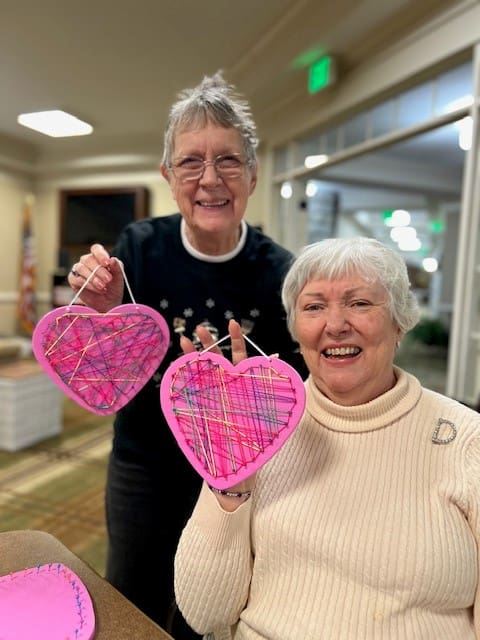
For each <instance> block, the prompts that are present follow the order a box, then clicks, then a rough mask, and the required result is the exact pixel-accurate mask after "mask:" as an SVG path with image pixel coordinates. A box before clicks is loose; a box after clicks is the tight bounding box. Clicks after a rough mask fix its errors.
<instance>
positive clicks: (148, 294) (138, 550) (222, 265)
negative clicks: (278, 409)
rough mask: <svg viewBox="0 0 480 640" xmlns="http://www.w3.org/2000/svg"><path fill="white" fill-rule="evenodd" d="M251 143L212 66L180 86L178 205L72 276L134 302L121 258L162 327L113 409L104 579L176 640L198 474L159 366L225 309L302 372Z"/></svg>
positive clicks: (182, 634) (168, 174) (282, 259)
mask: <svg viewBox="0 0 480 640" xmlns="http://www.w3.org/2000/svg"><path fill="white" fill-rule="evenodd" d="M256 147H257V136H256V127H255V123H254V121H253V119H252V116H251V113H250V109H249V106H248V104H247V103H246V102H245V101H244V100H243V99H242V98H241V97H240V96H239V95H238V94H237V93H236V91H235V90H234V88H233V87H232V86H230V85H228V84H227V83H226V82H225V80H224V79H223V77H222V75H221V74H219V73H218V74H215V75H214V76H212V77H205V78H204V79H203V81H202V82H201V83H200V84H199V85H198V86H197V87H195V88H193V89H188V90H185V91H183V92H182V93H181V94H180V95H179V99H178V101H176V102H175V103H174V104H173V106H172V107H171V110H170V114H169V119H168V123H167V127H166V131H165V138H164V154H163V160H162V164H161V172H162V175H163V176H164V178H165V179H166V180H167V181H168V183H169V185H170V188H171V191H172V194H173V197H174V199H175V201H176V203H177V205H178V210H179V213H176V214H173V215H168V216H163V217H153V218H150V219H147V220H141V221H138V222H135V223H133V224H131V225H129V226H128V227H126V228H125V230H124V231H123V232H122V234H121V235H120V237H119V238H118V242H117V244H116V246H115V247H114V249H113V251H112V253H111V254H109V253H108V252H107V251H106V250H105V248H104V247H102V246H100V245H99V244H94V245H93V246H92V247H91V252H90V253H89V254H88V255H84V256H82V257H81V258H80V260H79V261H78V262H77V263H76V264H75V265H74V267H73V269H72V272H71V273H70V274H69V282H70V285H71V286H72V288H73V289H74V291H79V289H80V288H81V287H82V286H83V285H84V284H85V282H86V280H87V279H88V278H89V276H90V275H91V274H92V272H93V271H94V270H95V269H96V268H97V267H98V270H97V271H96V273H95V275H94V276H93V277H92V278H91V279H90V280H89V281H88V283H87V285H86V287H85V288H84V290H83V291H82V293H81V299H82V301H83V302H84V303H85V304H87V305H88V306H90V307H93V308H94V309H96V310H98V311H100V312H106V311H108V310H110V309H112V308H113V307H115V306H117V305H119V304H120V303H122V302H130V301H131V300H130V296H129V292H128V287H125V286H124V277H123V274H122V270H121V264H120V263H119V262H118V261H121V263H123V267H124V270H125V275H126V278H127V282H128V284H129V285H130V288H131V290H132V292H133V295H134V297H135V300H136V302H138V303H142V304H146V305H149V306H151V307H153V308H154V309H156V310H157V311H159V312H160V313H161V314H162V315H163V317H164V318H165V319H166V321H167V323H168V326H169V329H170V333H171V344H170V348H169V350H168V353H167V355H166V357H165V359H164V361H163V363H162V365H161V367H160V369H159V371H158V372H157V373H156V374H155V375H154V376H153V378H152V379H151V380H150V381H149V382H148V383H147V384H146V386H145V387H144V388H143V389H142V390H141V391H140V393H139V394H138V395H137V396H136V397H135V398H134V399H133V400H131V401H130V402H129V403H128V404H127V405H126V406H125V407H124V408H123V409H121V410H120V411H119V412H118V414H117V415H116V417H115V422H114V439H113V447H112V453H111V456H110V461H109V468H108V478H107V490H106V515H107V527H108V559H107V569H106V577H107V579H108V580H109V581H110V582H111V583H112V584H113V585H114V586H115V587H116V588H117V589H119V590H120V591H121V592H122V593H123V594H125V595H126V596H127V597H128V598H129V599H130V600H132V601H133V602H134V603H135V604H136V605H137V606H138V607H139V608H140V609H142V610H143V611H144V612H145V613H146V614H147V615H149V616H150V617H151V618H153V619H154V620H156V621H157V622H158V623H159V624H160V625H161V626H163V627H165V628H167V629H168V630H169V631H170V632H171V634H172V635H173V636H174V637H175V638H178V639H179V640H181V639H182V638H189V637H197V636H196V635H194V634H193V632H192V633H190V631H189V630H188V629H185V628H183V627H182V626H181V625H182V620H181V617H180V616H178V615H174V613H175V605H174V594H173V558H174V553H175V549H176V546H177V543H178V539H179V536H180V533H181V531H182V528H183V526H184V525H185V523H186V521H187V519H188V517H189V515H190V513H191V510H192V508H193V505H194V504H195V500H196V498H197V496H198V492H199V490H200V486H201V482H200V478H199V477H198V475H197V474H196V472H195V471H194V470H193V469H192V468H191V466H190V464H189V463H188V462H187V460H186V459H185V458H184V456H183V454H182V452H181V450H180V448H179V447H178V445H177V443H176V442H175V440H174V438H173V436H172V434H171V431H170V429H169V427H168V425H167V423H166V421H165V419H164V416H163V415H162V413H161V409H160V399H159V384H160V379H161V376H162V374H163V372H164V371H165V369H166V368H167V366H168V365H169V364H170V362H171V361H172V360H174V359H175V358H177V357H178V356H179V355H180V354H181V352H182V351H181V347H180V338H181V337H182V336H187V337H189V338H193V340H194V341H196V342H197V344H199V342H198V338H197V336H196V333H195V329H196V327H197V325H204V326H206V327H208V328H209V330H210V331H211V332H212V334H214V335H216V336H217V337H219V338H220V337H223V336H224V335H226V334H227V332H228V322H229V319H230V318H235V320H237V321H238V322H239V323H240V325H241V327H242V331H243V332H244V333H247V334H249V335H250V336H251V338H252V340H253V341H254V343H255V344H257V345H259V346H260V347H261V348H262V349H265V350H266V351H267V352H269V353H271V352H272V351H275V352H279V354H280V356H281V357H282V358H283V359H285V360H287V361H288V362H289V363H290V364H292V365H293V366H298V368H299V369H300V372H301V373H303V372H304V371H305V370H304V369H303V366H304V365H303V361H302V358H301V356H300V354H299V352H298V346H297V345H296V343H295V342H294V341H293V340H292V339H291V337H290V335H289V332H288V329H287V326H286V321H285V314H284V312H283V309H282V304H281V297H280V290H281V283H282V280H283V277H284V275H285V272H286V271H287V269H288V267H289V265H290V263H291V260H292V257H293V256H292V255H291V254H290V253H289V252H288V251H286V250H285V249H284V248H283V247H281V246H279V245H278V244H276V243H275V242H273V241H272V240H271V239H270V238H269V237H267V236H266V235H264V234H263V233H261V232H260V231H259V230H258V229H257V228H255V227H253V226H250V225H249V224H247V223H246V222H245V220H244V216H245V212H246V209H247V205H248V201H249V198H250V196H251V195H252V193H253V191H254V189H255V186H256V183H257V159H256ZM226 348H227V349H228V346H227V347H226ZM172 618H173V620H174V623H173V625H172V624H171V620H172Z"/></svg>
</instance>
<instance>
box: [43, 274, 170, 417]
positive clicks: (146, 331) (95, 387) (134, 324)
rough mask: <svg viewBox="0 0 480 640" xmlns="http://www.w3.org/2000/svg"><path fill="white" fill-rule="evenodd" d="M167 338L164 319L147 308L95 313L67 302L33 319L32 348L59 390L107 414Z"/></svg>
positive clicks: (152, 363)
mask: <svg viewBox="0 0 480 640" xmlns="http://www.w3.org/2000/svg"><path fill="white" fill-rule="evenodd" d="M92 275H93V273H92ZM84 286H85V285H84ZM127 286H128V283H127ZM80 292H81V290H80V291H79V292H78V293H77V296H76V298H77V297H78V296H79V294H80ZM132 298H133V296H132ZM74 300H75V298H74ZM169 340H170V332H169V330H168V325H167V323H166V321H165V319H164V318H163V317H162V316H161V315H160V314H159V313H158V312H157V311H155V310H154V309H152V308H150V307H147V306H145V305H141V304H136V303H134V302H133V303H130V304H122V305H119V306H117V307H115V308H113V309H111V310H110V311H108V312H107V313H98V312H97V311H95V310H94V309H91V308H90V307H86V306H84V305H75V304H73V301H72V304H71V305H69V306H66V307H58V308H56V309H53V310H52V311H50V312H48V313H47V314H46V315H45V316H43V318H41V319H40V320H39V322H38V323H37V325H36V326H35V329H34V332H33V336H32V349H33V353H34V355H35V357H36V359H37V361H38V362H39V364H40V365H41V366H42V368H43V369H44V371H45V372H46V373H47V375H48V376H49V377H50V378H51V379H52V380H53V382H55V384H57V386H59V387H60V389H62V391H64V392H65V393H66V394H67V395H68V396H70V397H71V398H72V399H73V400H75V402H77V403H78V404H79V405H81V406H82V407H84V408H85V409H88V410H89V411H92V412H93V413H96V414H98V415H110V414H112V413H114V412H116V411H118V410H119V409H121V408H122V407H123V406H124V405H125V404H127V402H128V401H129V400H130V399H131V398H133V397H134V396H135V395H136V394H137V393H138V392H139V391H140V389H142V387H143V386H144V385H145V384H146V382H147V381H148V380H149V378H150V377H151V376H152V375H153V374H154V373H155V371H156V370H157V368H158V366H159V365H160V363H161V362H162V360H163V358H164V357H165V354H166V352H167V349H168V345H169Z"/></svg>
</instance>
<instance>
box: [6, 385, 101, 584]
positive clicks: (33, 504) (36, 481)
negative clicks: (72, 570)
mask: <svg viewBox="0 0 480 640" xmlns="http://www.w3.org/2000/svg"><path fill="white" fill-rule="evenodd" d="M63 402H64V407H63V429H62V432H61V434H60V435H58V436H55V437H53V438H48V439H46V440H43V441H42V442H39V443H38V444H36V445H34V446H31V447H28V448H26V449H23V450H20V451H14V452H6V451H0V530H1V531H12V530H15V529H39V530H42V531H47V532H48V533H51V534H53V535H54V536H55V537H56V538H58V540H60V541H61V542H63V544H65V545H66V546H67V547H68V548H69V549H70V550H71V551H73V553H75V554H76V555H77V556H79V557H80V558H81V559H82V560H84V561H85V562H86V563H87V564H89V565H90V566H91V567H92V568H93V569H94V570H95V571H97V573H99V574H100V575H101V576H104V575H105V558H106V529H105V514H104V496H105V476H106V465H107V459H108V455H109V452H110V448H111V441H112V417H111V416H107V417H102V416H96V415H94V414H92V413H90V412H89V411H87V410H85V409H83V408H82V407H80V406H79V405H77V404H76V403H75V402H73V400H70V399H69V398H65V399H64V401H63Z"/></svg>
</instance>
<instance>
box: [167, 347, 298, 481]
mask: <svg viewBox="0 0 480 640" xmlns="http://www.w3.org/2000/svg"><path fill="white" fill-rule="evenodd" d="M160 401H161V405H162V410H163V412H164V414H165V417H166V419H167V422H168V424H169V426H170V429H171V430H172V432H173V434H174V436H175V438H176V440H177V442H178V444H179V446H180V448H181V449H182V451H183V453H184V454H185V456H186V457H187V459H188V460H189V462H190V463H191V464H192V466H193V467H194V469H195V470H196V471H197V472H198V473H199V474H200V475H201V476H202V478H203V479H204V480H206V481H207V482H208V483H209V484H210V485H212V486H213V487H216V488H217V489H226V488H229V487H231V486H232V485H234V484H237V483H238V482H241V481H242V480H244V479H245V478H247V477H248V476H250V475H252V474H253V473H254V472H255V471H257V470H258V469H259V468H260V467H262V466H263V465H264V464H265V463H266V462H267V461H268V460H269V459H270V458H271V457H272V456H273V455H274V454H275V453H276V452H277V451H278V450H279V449H280V447H281V446H282V445H283V444H284V442H285V441H286V439H287V438H288V437H289V436H290V434H291V433H292V432H293V430H294V429H295V427H296V426H297V424H298V422H299V420H300V418H301V416H302V413H303V410H304V408H305V386H304V383H303V380H302V379H301V377H300V375H299V374H298V373H297V372H296V371H295V370H294V369H293V368H292V367H291V366H290V365H288V364H287V363H286V362H284V361H283V360H280V359H278V358H268V357H264V356H255V357H252V358H247V359H245V360H243V361H242V362H240V363H239V364H237V365H236V366H234V365H232V364H231V363H230V362H229V361H228V360H227V359H226V358H224V357H223V356H220V355H217V354H214V353H209V352H203V353H200V354H199V353H189V354H186V355H184V356H181V357H180V358H178V359H177V360H175V361H174V362H173V363H172V364H171V365H170V366H169V367H168V369H167V371H166V372H165V374H164V376H163V378H162V383H161V385H160Z"/></svg>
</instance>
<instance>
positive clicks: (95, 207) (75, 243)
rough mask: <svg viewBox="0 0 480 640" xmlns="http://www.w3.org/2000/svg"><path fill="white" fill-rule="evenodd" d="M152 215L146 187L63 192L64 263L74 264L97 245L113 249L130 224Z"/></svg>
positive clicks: (61, 215) (61, 193)
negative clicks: (121, 232) (97, 243)
mask: <svg viewBox="0 0 480 640" xmlns="http://www.w3.org/2000/svg"><path fill="white" fill-rule="evenodd" d="M149 215H150V193H149V190H148V189H147V188H146V187H121V188H112V189H105V188H102V189H64V190H62V191H60V255H61V256H62V258H61V260H60V262H68V263H71V262H72V260H76V259H77V258H78V257H79V256H80V255H82V254H83V253H88V250H89V248H90V246H91V245H92V244H93V243H95V242H99V243H100V244H103V245H104V246H105V247H106V248H107V249H111V247H112V246H113V245H114V244H115V241H116V239H117V237H118V235H119V233H120V231H121V230H122V229H123V228H124V227H125V226H126V225H127V224H129V223H130V222H133V221H134V220H140V219H141V218H147V217H148V216H149Z"/></svg>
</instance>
